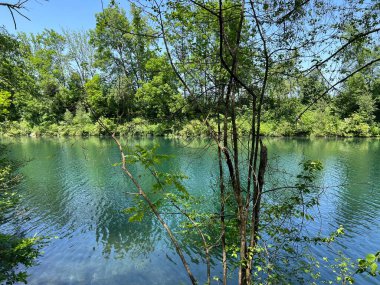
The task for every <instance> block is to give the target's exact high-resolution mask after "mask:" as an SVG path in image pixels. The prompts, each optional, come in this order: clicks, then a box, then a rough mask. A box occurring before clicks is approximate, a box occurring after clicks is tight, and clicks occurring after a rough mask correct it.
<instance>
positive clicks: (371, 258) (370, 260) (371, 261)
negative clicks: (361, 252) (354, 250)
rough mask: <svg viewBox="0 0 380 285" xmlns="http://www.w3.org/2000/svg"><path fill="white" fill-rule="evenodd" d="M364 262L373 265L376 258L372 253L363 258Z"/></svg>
mask: <svg viewBox="0 0 380 285" xmlns="http://www.w3.org/2000/svg"><path fill="white" fill-rule="evenodd" d="M365 260H366V261H367V262H368V263H373V262H375V260H376V256H375V255H374V254H372V253H370V254H367V256H366V257H365Z"/></svg>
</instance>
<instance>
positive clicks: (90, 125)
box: [0, 116, 380, 138]
mask: <svg viewBox="0 0 380 285" xmlns="http://www.w3.org/2000/svg"><path fill="white" fill-rule="evenodd" d="M209 122H210V126H211V127H212V128H213V129H214V130H217V122H216V121H215V120H213V119H211V120H209ZM237 125H238V126H239V128H238V130H239V132H240V135H242V136H247V135H249V133H250V129H251V125H250V123H249V122H248V120H245V119H244V118H238V120H237ZM111 133H115V134H116V135H118V136H167V137H183V138H186V137H209V136H210V130H209V128H208V127H207V126H206V124H205V123H204V122H202V121H201V120H197V119H195V120H189V121H186V122H176V121H174V122H164V123H152V122H149V121H148V120H145V119H143V118H135V119H133V120H132V121H130V122H126V123H123V124H118V123H116V122H115V121H114V120H112V119H108V118H101V119H100V120H99V121H97V122H88V121H87V122H85V123H83V122H66V121H63V122H59V123H53V124H51V123H45V124H41V125H34V126H33V125H31V124H30V123H29V122H27V121H20V122H18V121H14V122H10V121H8V122H3V123H2V124H1V125H0V134H1V135H3V136H9V137H15V136H31V137H40V136H51V137H66V136H72V137H74V136H77V137H87V136H106V135H110V134H111ZM260 135H262V136H268V137H289V136H302V137H380V126H379V125H378V124H376V123H375V124H372V125H370V124H367V123H364V122H361V121H360V120H357V119H356V118H355V117H354V116H353V117H350V118H346V119H344V120H339V119H337V118H335V117H330V118H328V117H327V118H324V119H322V120H316V119H312V120H310V118H305V119H303V120H302V121H299V122H297V123H294V122H289V121H286V120H281V121H267V122H265V121H264V122H262V123H261V128H260Z"/></svg>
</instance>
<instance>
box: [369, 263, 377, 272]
mask: <svg viewBox="0 0 380 285" xmlns="http://www.w3.org/2000/svg"><path fill="white" fill-rule="evenodd" d="M369 268H370V269H371V275H376V270H377V263H372V264H371V265H370V266H369Z"/></svg>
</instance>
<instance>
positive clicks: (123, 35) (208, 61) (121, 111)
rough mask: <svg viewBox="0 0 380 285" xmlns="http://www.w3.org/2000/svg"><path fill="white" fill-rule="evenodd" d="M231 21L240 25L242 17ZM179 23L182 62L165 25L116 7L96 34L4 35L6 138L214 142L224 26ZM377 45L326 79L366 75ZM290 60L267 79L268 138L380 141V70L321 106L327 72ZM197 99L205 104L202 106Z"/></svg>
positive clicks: (245, 56)
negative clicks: (207, 121)
mask: <svg viewBox="0 0 380 285" xmlns="http://www.w3.org/2000/svg"><path fill="white" fill-rule="evenodd" d="M231 3H232V2H231ZM231 5H233V4H231ZM206 12H207V11H206ZM230 14H231V15H229V16H231V17H234V15H233V14H234V12H233V10H231V13H230ZM235 16H236V15H235ZM170 17H171V21H172V22H173V23H172V24H173V25H174V26H173V27H172V31H170V32H171V33H172V34H170V36H168V37H167V38H166V41H167V42H168V41H170V42H174V41H176V43H175V45H173V46H172V47H171V48H172V49H173V50H172V52H175V57H176V58H173V59H170V58H169V56H168V53H167V52H166V51H165V48H164V45H165V43H164V40H163V35H162V33H161V32H160V31H159V29H158V27H157V25H155V24H153V23H152V22H151V21H150V20H149V15H147V14H145V13H143V9H142V8H141V7H140V8H139V7H137V6H136V5H135V4H131V6H130V10H129V11H128V13H127V12H126V11H125V10H124V9H122V8H121V7H119V6H117V5H111V6H109V7H107V8H105V9H104V10H103V11H102V12H100V13H98V14H96V27H95V28H94V29H93V30H90V31H79V32H78V31H69V30H64V31H62V32H57V31H54V30H49V29H47V30H44V31H43V32H41V33H38V34H29V35H27V34H24V33H19V34H18V35H11V34H9V33H8V32H7V31H6V30H5V28H2V29H1V30H0V49H1V54H0V57H1V61H0V78H1V80H0V107H1V108H0V109H1V110H0V120H1V122H2V132H3V133H8V134H11V135H12V134H13V135H18V134H24V135H25V134H31V133H35V134H36V135H38V134H52V135H57V134H58V135H97V134H101V133H102V132H103V130H102V128H101V127H100V126H98V125H96V122H97V120H98V119H99V118H102V119H103V121H104V122H105V124H106V125H107V126H108V127H109V128H110V129H112V130H114V131H116V132H117V133H122V134H128V133H132V134H134V133H138V134H156V135H165V134H174V135H180V136H199V135H209V132H208V129H207V127H206V126H205V125H204V124H203V123H202V121H201V118H202V116H203V115H204V114H205V112H209V111H210V110H212V109H213V108H214V107H215V106H216V105H217V104H218V102H217V100H216V96H215V92H216V91H215V85H216V84H217V82H216V81H217V80H220V79H218V78H217V76H215V74H216V73H217V72H218V69H219V65H218V59H217V58H215V54H214V53H215V50H216V48H217V38H216V37H215V36H216V34H215V29H214V28H215V27H216V26H215V25H216V23H211V22H210V20H209V19H207V15H206V13H205V12H204V10H203V11H202V9H201V7H199V6H198V8H196V10H192V9H186V8H185V7H183V6H180V5H178V7H176V9H173V12H171V15H170ZM186 17H189V18H188V19H191V20H192V21H193V22H192V23H188V25H187V26H185V25H184V23H183V22H184V21H185V18H186ZM233 24H237V23H232V24H231V25H233ZM228 28H230V27H228ZM168 32H169V31H168ZM354 35H360V31H359V28H358V27H357V24H355V23H347V24H345V26H344V27H343V28H342V35H341V37H343V38H344V37H345V38H350V36H351V37H353V36H354ZM371 35H372V33H370V34H369V36H367V35H366V37H364V36H363V37H359V38H358V39H357V40H356V41H354V42H353V43H352V44H350V46H349V47H347V48H346V49H345V50H344V51H343V52H342V53H341V54H340V55H339V56H340V59H339V64H340V66H339V68H338V67H336V66H332V65H329V66H327V65H326V66H327V67H328V68H329V69H330V71H329V72H328V73H327V77H333V76H334V74H335V73H339V74H344V73H345V72H346V71H347V70H348V69H347V68H346V69H347V70H345V66H351V67H352V66H357V67H359V66H361V65H362V64H363V63H364V62H367V61H370V60H373V59H376V58H378V57H379V54H380V51H379V45H378V42H377V41H376V40H375V38H374V37H371ZM243 49H244V50H243V51H242V52H241V53H240V55H239V60H240V62H242V65H243V66H242V68H244V69H246V70H249V72H247V76H251V77H254V76H257V75H259V74H260V72H262V71H261V70H260V67H259V66H257V65H254V64H253V63H252V59H250V58H249V54H250V53H251V51H250V47H249V46H248V45H246V46H244V47H243ZM283 52H284V51H283ZM286 52H287V53H288V54H291V58H290V59H285V53H284V54H282V55H281V54H280V56H282V59H280V58H279V61H277V62H276V63H273V65H274V69H276V72H275V73H273V74H271V76H270V78H268V82H267V83H268V92H267V93H268V94H267V96H266V98H265V100H264V102H263V106H262V109H263V110H262V111H263V116H262V128H261V133H262V134H263V135H274V136H276V135H316V136H377V135H379V134H380V129H379V122H380V112H379V106H380V101H379V98H380V79H379V69H378V65H376V64H374V65H372V66H371V67H369V68H366V69H365V70H362V71H360V72H358V73H356V74H355V75H354V76H352V77H350V78H349V79H348V80H347V81H345V82H343V83H342V84H340V86H337V87H336V88H333V89H331V90H330V91H329V92H327V93H326V94H325V95H324V96H323V98H320V100H318V102H313V100H315V98H317V97H318V96H319V95H320V94H321V93H323V92H324V90H326V89H328V88H329V87H330V84H331V82H330V81H331V79H329V78H327V77H326V75H324V74H323V73H322V72H321V70H320V69H314V70H310V71H309V72H305V70H303V69H306V68H303V66H300V65H299V64H298V63H297V57H300V55H298V54H297V52H299V50H297V49H296V48H295V49H290V50H289V51H286ZM171 61H177V62H181V64H180V65H181V66H179V68H178V70H177V72H179V73H180V74H182V75H183V77H184V78H185V79H186V81H188V82H191V83H196V86H195V84H193V85H194V87H193V86H192V87H191V88H192V90H190V91H189V90H187V89H186V88H184V87H183V86H182V82H181V81H180V80H179V79H178V77H177V76H176V74H175V71H173V69H172V66H171ZM321 66H322V65H321ZM210 83H213V85H214V86H212V85H210ZM237 92H238V94H237V97H236V107H237V113H236V116H237V119H238V121H239V126H240V127H239V131H240V132H241V133H242V134H244V135H248V133H249V132H250V122H249V116H250V114H249V113H250V112H251V110H252V106H251V102H250V100H249V94H248V92H247V91H246V90H237ZM190 93H194V94H195V96H197V97H199V100H198V99H197V100H196V101H197V102H196V103H195V102H194V100H195V99H194V98H193V96H190ZM310 104H311V105H312V106H311V107H310V108H308V110H307V111H306V112H305V113H304V114H303V115H302V117H301V118H299V117H298V115H299V114H300V113H302V112H303V110H304V109H305V108H307V107H308V106H309V105H310ZM211 119H215V118H211ZM212 122H215V120H212Z"/></svg>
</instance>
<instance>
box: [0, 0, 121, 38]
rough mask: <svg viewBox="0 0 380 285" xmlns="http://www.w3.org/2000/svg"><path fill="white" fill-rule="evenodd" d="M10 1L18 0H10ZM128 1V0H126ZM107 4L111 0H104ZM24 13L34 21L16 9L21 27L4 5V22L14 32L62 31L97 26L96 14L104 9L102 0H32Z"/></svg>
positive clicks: (0, 10) (1, 21)
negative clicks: (19, 13) (21, 14)
mask: <svg viewBox="0 0 380 285" xmlns="http://www.w3.org/2000/svg"><path fill="white" fill-rule="evenodd" d="M6 2H9V3H13V2H16V0H13V1H11V0H9V1H6ZM125 2H126V1H125ZM104 3H105V5H106V4H107V3H108V1H104ZM26 8H27V9H26V10H23V13H24V14H25V15H26V16H27V17H28V18H30V20H31V21H28V20H26V19H24V18H23V17H21V16H19V15H17V13H15V18H16V24H17V30H15V27H14V23H13V20H12V16H11V14H10V13H9V11H8V9H6V8H4V7H0V26H1V25H4V26H5V28H6V29H7V30H8V31H9V32H10V33H14V34H15V33H17V32H26V33H39V32H42V31H43V30H44V29H45V28H47V29H54V30H56V31H58V32H59V31H61V30H62V29H69V30H88V29H92V28H94V27H95V14H96V13H98V12H100V11H102V4H101V0H48V1H45V0H29V1H28V2H27V3H26Z"/></svg>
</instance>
